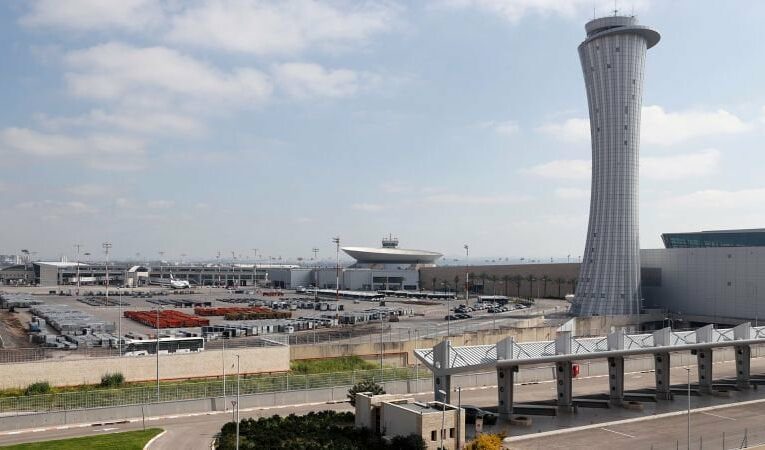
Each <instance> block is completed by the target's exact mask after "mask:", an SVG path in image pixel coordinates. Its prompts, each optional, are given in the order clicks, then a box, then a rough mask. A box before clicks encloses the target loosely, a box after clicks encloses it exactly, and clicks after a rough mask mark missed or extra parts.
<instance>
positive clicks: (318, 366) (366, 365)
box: [290, 356, 380, 375]
mask: <svg viewBox="0 0 765 450" xmlns="http://www.w3.org/2000/svg"><path fill="white" fill-rule="evenodd" d="M378 367H380V366H378V365H377V364H374V363H371V362H369V361H365V360H363V359H361V358H359V357H358V356H341V357H339V358H326V359H312V360H303V361H292V362H290V370H291V371H292V373H294V374H301V375H307V374H313V373H330V372H349V371H353V370H371V369H377V368H378Z"/></svg>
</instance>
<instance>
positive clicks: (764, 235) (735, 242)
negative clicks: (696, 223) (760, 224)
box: [661, 229, 765, 248]
mask: <svg viewBox="0 0 765 450" xmlns="http://www.w3.org/2000/svg"><path fill="white" fill-rule="evenodd" d="M661 240H662V241H664V247H665V248H704V247H765V229H760V230H725V231H702V232H698V233H664V234H662V235H661Z"/></svg>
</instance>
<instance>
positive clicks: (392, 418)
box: [356, 392, 465, 450]
mask: <svg viewBox="0 0 765 450" xmlns="http://www.w3.org/2000/svg"><path fill="white" fill-rule="evenodd" d="M356 427H357V428H368V429H370V430H372V431H374V432H376V433H379V434H381V435H382V436H383V437H388V438H393V437H395V436H409V435H410V434H416V435H418V436H421V437H422V439H423V441H425V445H426V448H428V449H429V450H431V449H432V450H436V449H438V448H444V449H450V450H452V449H453V450H456V449H459V448H462V447H464V445H465V412H464V410H462V409H461V408H458V407H456V406H454V405H449V404H446V403H441V402H428V403H424V402H417V401H415V400H414V398H412V397H406V396H402V395H392V394H383V395H372V394H371V393H369V392H363V393H358V394H356ZM442 442H443V444H442ZM442 445H443V447H442Z"/></svg>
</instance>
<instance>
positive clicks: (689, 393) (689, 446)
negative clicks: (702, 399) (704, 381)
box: [685, 367, 691, 450]
mask: <svg viewBox="0 0 765 450" xmlns="http://www.w3.org/2000/svg"><path fill="white" fill-rule="evenodd" d="M685 370H686V372H688V450H691V368H690V367H686V368H685Z"/></svg>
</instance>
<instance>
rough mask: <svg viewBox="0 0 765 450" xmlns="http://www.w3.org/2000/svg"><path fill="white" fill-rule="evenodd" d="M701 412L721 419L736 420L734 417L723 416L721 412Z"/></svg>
mask: <svg viewBox="0 0 765 450" xmlns="http://www.w3.org/2000/svg"><path fill="white" fill-rule="evenodd" d="M701 414H704V415H707V416H712V417H719V418H720V419H728V420H736V419H734V418H733V417H727V416H721V415H719V414H713V413H711V412H704V411H702V412H701Z"/></svg>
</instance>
